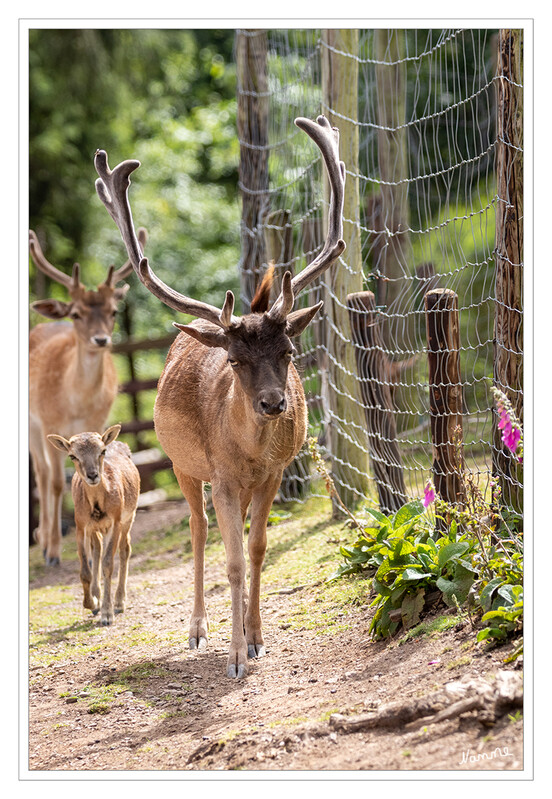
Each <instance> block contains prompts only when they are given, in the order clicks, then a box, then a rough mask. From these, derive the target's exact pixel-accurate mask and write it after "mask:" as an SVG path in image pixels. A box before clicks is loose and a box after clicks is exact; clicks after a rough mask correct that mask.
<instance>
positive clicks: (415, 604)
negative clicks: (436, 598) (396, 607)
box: [401, 588, 425, 630]
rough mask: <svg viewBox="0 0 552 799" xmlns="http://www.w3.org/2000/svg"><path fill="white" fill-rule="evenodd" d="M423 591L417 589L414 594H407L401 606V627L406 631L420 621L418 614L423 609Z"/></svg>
mask: <svg viewBox="0 0 552 799" xmlns="http://www.w3.org/2000/svg"><path fill="white" fill-rule="evenodd" d="M424 598H425V590H424V589H423V588H419V589H418V590H417V591H416V593H415V594H407V595H406V596H405V597H404V599H403V601H402V604H401V619H402V623H403V627H404V628H405V630H408V628H409V627H413V626H414V625H415V624H418V622H419V621H420V613H421V612H422V610H423V608H424Z"/></svg>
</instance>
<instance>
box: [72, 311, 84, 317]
mask: <svg viewBox="0 0 552 799" xmlns="http://www.w3.org/2000/svg"><path fill="white" fill-rule="evenodd" d="M70 316H71V319H80V318H81V315H80V313H79V312H78V311H71V313H70Z"/></svg>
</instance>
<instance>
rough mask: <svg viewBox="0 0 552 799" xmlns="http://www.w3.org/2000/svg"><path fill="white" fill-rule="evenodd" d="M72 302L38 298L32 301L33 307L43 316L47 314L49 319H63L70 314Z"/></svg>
mask: <svg viewBox="0 0 552 799" xmlns="http://www.w3.org/2000/svg"><path fill="white" fill-rule="evenodd" d="M71 305H72V303H70V302H61V300H53V299H51V298H50V299H47V300H37V301H36V302H32V303H31V308H32V309H33V311H36V312H37V313H39V314H40V315H41V316H46V317H47V318H48V319H63V318H64V317H65V316H68V315H69V311H70V310H71Z"/></svg>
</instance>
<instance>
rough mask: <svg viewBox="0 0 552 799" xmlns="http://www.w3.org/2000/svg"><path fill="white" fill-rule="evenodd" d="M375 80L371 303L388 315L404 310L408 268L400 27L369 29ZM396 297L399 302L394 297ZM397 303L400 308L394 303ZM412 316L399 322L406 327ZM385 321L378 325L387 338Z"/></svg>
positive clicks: (403, 63)
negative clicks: (376, 197) (376, 188)
mask: <svg viewBox="0 0 552 799" xmlns="http://www.w3.org/2000/svg"><path fill="white" fill-rule="evenodd" d="M374 49H375V58H376V65H375V78H376V90H377V91H376V94H377V120H378V126H379V127H378V131H377V136H378V165H379V172H380V177H381V181H382V183H381V187H380V192H381V203H380V205H379V215H380V219H379V221H380V224H381V227H382V230H383V231H385V233H383V234H382V236H383V242H380V244H379V253H380V257H381V262H380V263H379V264H377V265H376V266H377V273H378V276H379V278H380V279H378V280H377V289H376V292H377V303H378V305H385V306H387V312H388V313H401V312H404V310H406V308H405V304H406V303H405V300H406V302H407V303H408V309H409V310H410V302H411V297H410V295H406V296H405V283H404V279H403V278H404V276H405V275H406V274H408V272H409V268H408V267H409V257H408V254H409V251H410V234H409V229H410V212H409V208H408V186H409V182H408V177H409V174H410V172H409V166H408V133H407V131H408V128H406V127H405V122H406V94H407V92H406V63H407V62H406V60H405V57H406V44H405V33H404V31H402V30H397V29H391V30H387V29H385V28H381V29H378V30H376V31H374ZM399 297H401V300H399ZM399 301H400V303H401V307H399V306H398V303H399ZM412 318H413V317H412V315H410V317H406V319H404V320H402V323H403V324H406V325H410V324H411V321H410V320H411V319H412ZM390 325H391V321H388V322H387V324H384V326H383V336H384V339H385V341H387V342H389V340H390V335H392V334H393V332H392V331H391V330H390Z"/></svg>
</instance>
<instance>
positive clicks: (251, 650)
mask: <svg viewBox="0 0 552 799" xmlns="http://www.w3.org/2000/svg"><path fill="white" fill-rule="evenodd" d="M265 655H266V649H265V648H264V645H263V644H248V646H247V657H248V658H264V656H265Z"/></svg>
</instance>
